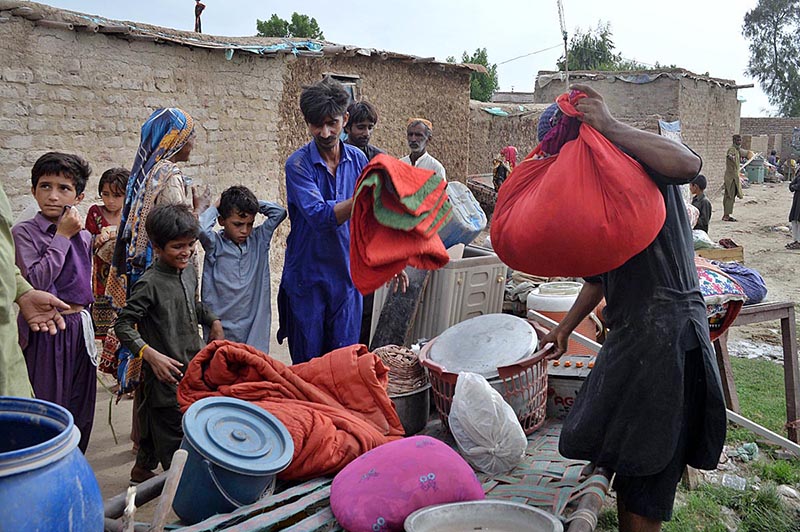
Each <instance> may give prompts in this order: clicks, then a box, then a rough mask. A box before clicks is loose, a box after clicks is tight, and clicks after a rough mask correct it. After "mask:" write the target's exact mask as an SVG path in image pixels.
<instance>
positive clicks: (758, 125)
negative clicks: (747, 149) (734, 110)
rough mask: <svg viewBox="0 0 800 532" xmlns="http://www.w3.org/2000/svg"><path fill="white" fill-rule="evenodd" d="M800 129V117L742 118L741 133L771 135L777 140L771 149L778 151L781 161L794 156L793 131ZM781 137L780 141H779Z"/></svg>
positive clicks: (770, 146) (771, 145) (773, 142)
mask: <svg viewBox="0 0 800 532" xmlns="http://www.w3.org/2000/svg"><path fill="white" fill-rule="evenodd" d="M796 127H800V117H795V118H748V117H742V121H741V131H742V134H743V135H770V136H773V135H774V136H776V138H775V139H774V140H773V141H772V143H771V144H770V145H769V149H773V148H774V149H775V150H777V151H778V155H780V157H781V159H784V160H785V159H788V158H790V157H791V156H792V129H793V128H796ZM777 135H780V137H781V138H780V141H779V140H778V139H777Z"/></svg>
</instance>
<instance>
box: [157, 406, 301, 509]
mask: <svg viewBox="0 0 800 532" xmlns="http://www.w3.org/2000/svg"><path fill="white" fill-rule="evenodd" d="M181 449H185V450H186V451H187V452H188V454H189V456H188V457H187V460H186V466H185V468H184V470H183V475H182V476H181V480H180V483H179V484H178V491H177V493H176V495H175V500H174V502H173V504H172V508H173V509H174V510H175V513H176V514H177V515H178V517H180V518H181V520H182V521H183V522H185V523H187V524H194V523H198V522H200V521H202V520H204V519H206V518H208V517H211V516H212V515H215V514H220V513H228V512H231V511H233V510H235V509H236V508H238V507H240V506H244V505H247V504H252V503H254V502H255V501H257V500H258V499H260V498H261V497H263V496H265V495H269V494H271V493H272V490H273V489H274V488H275V478H276V476H277V474H278V473H280V472H281V471H283V470H284V469H286V468H287V467H288V466H289V464H290V463H291V461H292V455H293V454H294V443H293V442H292V437H291V435H290V434H289V431H288V430H287V429H286V426H285V425H284V424H283V423H281V422H280V421H279V420H278V419H277V418H276V417H275V416H273V415H272V414H270V413H269V412H267V411H266V410H264V409H263V408H259V407H257V406H255V405H253V404H251V403H248V402H246V401H242V400H240V399H233V398H230V397H208V398H206V399H201V400H200V401H197V402H196V403H194V404H193V405H192V406H190V407H189V409H188V410H187V411H186V413H185V414H184V415H183V442H182V443H181Z"/></svg>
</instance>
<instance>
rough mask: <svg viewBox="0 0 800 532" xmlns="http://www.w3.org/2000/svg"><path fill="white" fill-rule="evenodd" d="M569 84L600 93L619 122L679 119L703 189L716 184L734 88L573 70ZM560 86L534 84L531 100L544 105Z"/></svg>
mask: <svg viewBox="0 0 800 532" xmlns="http://www.w3.org/2000/svg"><path fill="white" fill-rule="evenodd" d="M573 81H574V82H580V83H584V84H587V85H589V86H591V87H593V88H594V89H596V90H597V91H598V92H600V93H601V94H602V95H603V98H604V99H605V101H606V103H607V104H608V107H609V110H610V111H611V113H612V114H613V115H614V116H615V117H616V118H618V119H620V120H621V121H623V122H625V123H627V124H630V125H631V126H633V127H636V128H639V129H644V130H646V131H652V132H658V120H659V119H661V120H665V121H667V122H671V121H674V120H680V121H681V130H682V131H681V133H682V136H683V140H684V142H686V144H687V145H689V146H690V147H691V148H692V149H693V150H695V151H696V152H697V153H698V154H699V155H700V156H701V157H702V158H703V173H704V174H705V175H706V177H708V179H709V192H712V191H713V190H714V189H715V188H717V187H718V186H719V185H720V184H721V183H722V177H723V175H724V173H725V151H726V150H727V148H728V147H729V145H730V138H731V135H733V133H735V132H736V130H737V127H738V120H739V103H738V101H737V99H736V91H735V90H732V89H727V88H724V87H723V86H720V85H719V84H717V83H715V82H713V81H708V80H704V79H697V80H695V79H692V78H689V77H681V78H678V79H672V78H669V77H660V78H657V79H655V80H654V81H652V82H650V83H644V84H635V83H626V82H623V81H620V80H619V79H615V78H614V77H613V76H610V75H609V76H602V75H601V76H600V77H599V78H597V79H590V78H589V77H586V76H581V75H580V74H576V75H575V76H574V79H573ZM563 90H564V84H563V83H561V82H558V81H552V82H550V83H549V84H547V85H545V86H542V87H540V86H539V85H538V84H537V86H536V92H535V96H536V102H537V103H548V102H552V101H554V100H555V98H556V97H557V96H558V95H559V94H560V93H561V92H563Z"/></svg>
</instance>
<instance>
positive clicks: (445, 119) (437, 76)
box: [279, 55, 469, 181]
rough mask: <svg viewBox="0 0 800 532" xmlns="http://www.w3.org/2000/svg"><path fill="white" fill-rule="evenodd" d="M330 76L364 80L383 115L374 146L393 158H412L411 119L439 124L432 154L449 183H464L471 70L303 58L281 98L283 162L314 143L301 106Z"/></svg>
mask: <svg viewBox="0 0 800 532" xmlns="http://www.w3.org/2000/svg"><path fill="white" fill-rule="evenodd" d="M324 74H332V75H355V76H358V77H359V93H360V97H361V98H362V99H364V100H367V101H369V102H370V103H371V104H373V105H374V106H375V108H376V110H377V111H378V124H377V127H376V128H375V131H374V133H373V136H372V140H371V142H372V143H373V144H374V145H376V146H378V147H379V148H381V149H383V150H385V151H386V152H388V153H389V154H390V155H392V156H395V157H398V158H399V157H402V156H404V155H407V154H408V153H409V150H408V144H407V142H406V125H407V123H408V119H409V118H411V117H421V118H426V119H428V120H430V121H431V122H432V123H433V140H432V141H431V142H430V143H429V145H428V152H429V153H430V154H431V155H433V156H434V157H436V158H437V159H438V160H439V161H440V162H441V163H442V164H443V165H444V167H445V170H446V171H447V178H448V180H451V181H452V180H459V181H464V180H465V177H466V174H467V160H468V153H469V71H467V70H464V69H462V70H456V69H452V68H446V69H445V68H442V67H441V66H440V65H435V64H423V63H411V62H407V61H398V60H393V59H388V60H380V59H377V58H374V57H364V56H359V55H356V56H353V57H348V56H335V57H322V58H309V57H298V58H296V59H292V60H289V61H288V62H287V70H286V73H285V77H284V91H283V94H282V96H281V104H280V122H281V124H282V126H281V127H282V129H283V132H284V133H285V135H282V137H281V139H280V143H279V146H280V149H279V157H280V158H281V159H282V160H284V161H285V160H286V158H287V157H288V156H289V155H290V154H291V153H292V152H293V151H294V150H296V149H297V148H299V147H300V146H302V145H303V144H305V143H307V142H308V141H309V140H310V138H309V136H308V134H307V132H306V126H305V123H304V121H303V115H302V113H301V112H300V107H299V105H298V102H299V100H300V92H301V91H302V87H303V86H304V85H308V84H311V83H315V82H317V81H319V80H320V79H322V77H323V75H324Z"/></svg>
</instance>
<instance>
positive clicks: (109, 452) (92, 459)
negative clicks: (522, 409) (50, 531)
mask: <svg viewBox="0 0 800 532" xmlns="http://www.w3.org/2000/svg"><path fill="white" fill-rule="evenodd" d="M708 192H709V194H708V196H709V198H710V199H711V201H712V204H713V207H714V214H713V217H712V221H711V226H710V230H709V232H710V236H711V238H712V240H714V241H718V240H719V239H721V238H730V239H732V240H733V241H734V242H736V243H738V244H739V245H742V246H744V250H745V251H744V252H745V264H746V265H747V266H749V267H751V268H755V269H756V270H758V271H759V272H761V274H762V276H763V277H764V279H765V280H766V282H767V286H768V289H769V294H768V300H769V301H794V302H800V282H799V281H798V267H800V251H790V250H787V249H786V248H785V247H784V246H785V245H786V244H787V243H788V242H790V241H791V237H790V236H789V233H788V231H787V230H786V229H787V225H788V221H787V220H788V213H789V207H790V206H791V202H792V195H791V193H790V192H789V189H788V186H787V184H786V183H779V184H763V185H753V186H751V187H750V188H749V189H746V190H745V198H744V199H743V200H738V201H737V202H736V206H735V209H734V216H735V217H736V218H737V219H738V220H739V221H738V222H722V221H720V218H721V217H722V193H721V192H718V191H708ZM798 310H799V311H800V309H798ZM274 315H275V316H277V314H274ZM798 315H800V313H799V314H798ZM730 336H731V342H732V343H734V342H737V341H742V340H745V341H750V342H753V343H756V344H770V345H776V346H777V345H780V327H779V324H778V323H777V322H775V323H762V324H756V325H752V326H748V327H735V328H733V329H732V330H731V335H730ZM274 355H275V356H276V358H279V359H280V360H282V361H284V362H287V363H288V361H289V358H288V353H286V350H285V348H284V349H280V348H279V347H278V346H276V351H275V352H274ZM103 381H104V382H105V383H106V384H107V385H108V386H111V385H113V379H111V378H110V377H108V376H104V377H103ZM110 398H111V395H110V393H108V392H107V391H105V390H104V389H102V388H99V389H98V393H97V403H96V408H95V423H94V430H93V432H92V438H91V441H90V444H89V449H88V452H87V458H88V459H89V463H90V464H91V465H92V468H93V469H94V472H95V475H96V476H97V480H98V482H99V483H100V489H101V491H102V493H103V497H104V498H108V497H111V496H113V495H116V494H119V493H122V492H124V491H125V490H126V489H127V486H128V478H129V473H130V469H131V467H132V466H133V462H134V455H133V454H132V452H131V446H132V445H131V441H130V438H129V436H130V428H131V410H132V401H130V400H123V401H121V402H120V403H119V404H115V405H113V404H112V405H110V402H109V400H110ZM109 409H110V420H111V424H110V425H109ZM112 426H113V428H114V431H115V432H116V435H117V439H118V442H117V443H115V441H114V437H113V435H112V430H111V427H112ZM154 507H155V504H154V503H150V504H149V505H147V506H145V507H143V508H142V509H140V510H139V512H138V513H137V520H140V521H145V522H146V521H147V520H148V519H149V518H150V517H151V516H152V513H153V511H154Z"/></svg>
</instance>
